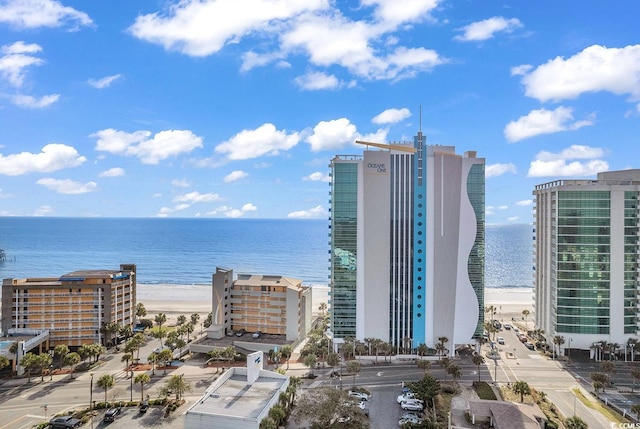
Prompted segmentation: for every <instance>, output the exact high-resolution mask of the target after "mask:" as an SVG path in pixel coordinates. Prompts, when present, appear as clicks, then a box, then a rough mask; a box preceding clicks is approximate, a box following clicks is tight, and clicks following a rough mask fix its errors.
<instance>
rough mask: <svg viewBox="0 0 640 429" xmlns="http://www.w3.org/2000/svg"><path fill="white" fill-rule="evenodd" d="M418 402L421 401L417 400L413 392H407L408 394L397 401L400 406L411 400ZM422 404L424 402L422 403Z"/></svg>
mask: <svg viewBox="0 0 640 429" xmlns="http://www.w3.org/2000/svg"><path fill="white" fill-rule="evenodd" d="M412 399H413V400H416V401H420V399H416V395H415V394H413V393H412V392H407V393H403V394H402V395H400V396H398V398H397V401H398V404H400V403H402V402H403V401H409V400H412ZM420 402H422V401H420Z"/></svg>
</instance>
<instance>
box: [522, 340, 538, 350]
mask: <svg viewBox="0 0 640 429" xmlns="http://www.w3.org/2000/svg"><path fill="white" fill-rule="evenodd" d="M524 345H525V346H527V348H528V349H529V350H535V349H536V346H534V345H533V344H532V343H530V342H529V341H527V342H526V343H524Z"/></svg>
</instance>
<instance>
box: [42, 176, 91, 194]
mask: <svg viewBox="0 0 640 429" xmlns="http://www.w3.org/2000/svg"><path fill="white" fill-rule="evenodd" d="M36 183H37V184H38V185H43V186H45V187H47V188H49V189H51V190H52V191H55V192H57V193H59V194H72V195H76V194H86V193H87V192H93V191H95V190H96V189H97V187H98V184H97V183H95V182H87V183H80V182H75V181H73V180H70V179H53V178H51V177H47V178H43V179H40V180H38V181H37V182H36Z"/></svg>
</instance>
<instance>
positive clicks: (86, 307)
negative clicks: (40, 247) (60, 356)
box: [2, 264, 136, 347]
mask: <svg viewBox="0 0 640 429" xmlns="http://www.w3.org/2000/svg"><path fill="white" fill-rule="evenodd" d="M135 313H136V266H135V264H121V265H120V269H119V270H81V271H74V272H72V273H69V274H64V275H62V276H60V277H53V278H26V279H12V278H9V279H4V280H3V281H2V316H3V317H2V331H3V333H4V334H5V335H8V334H11V333H12V332H13V333H16V334H19V333H20V332H37V331H41V332H44V331H49V346H50V347H55V346H57V345H62V344H64V345H67V346H69V347H78V346H81V345H83V344H93V343H98V344H103V345H107V344H108V342H110V341H112V340H113V339H115V335H116V334H115V333H111V332H109V331H108V330H105V329H104V328H105V327H106V326H109V325H110V324H115V325H118V326H125V325H127V326H132V325H133V323H134V321H135V320H134V319H135Z"/></svg>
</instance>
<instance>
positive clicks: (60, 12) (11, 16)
mask: <svg viewBox="0 0 640 429" xmlns="http://www.w3.org/2000/svg"><path fill="white" fill-rule="evenodd" d="M3 3H4V4H2V5H0V22H4V23H7V24H10V25H13V26H14V27H17V28H38V27H62V26H63V25H66V24H70V25H72V29H76V28H77V27H78V26H82V25H84V26H86V25H91V24H92V23H93V21H91V18H89V15H87V14H86V13H84V12H80V11H78V10H76V9H74V8H72V7H68V6H63V5H62V4H61V3H60V2H58V1H56V0H7V1H4V2H3Z"/></svg>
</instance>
